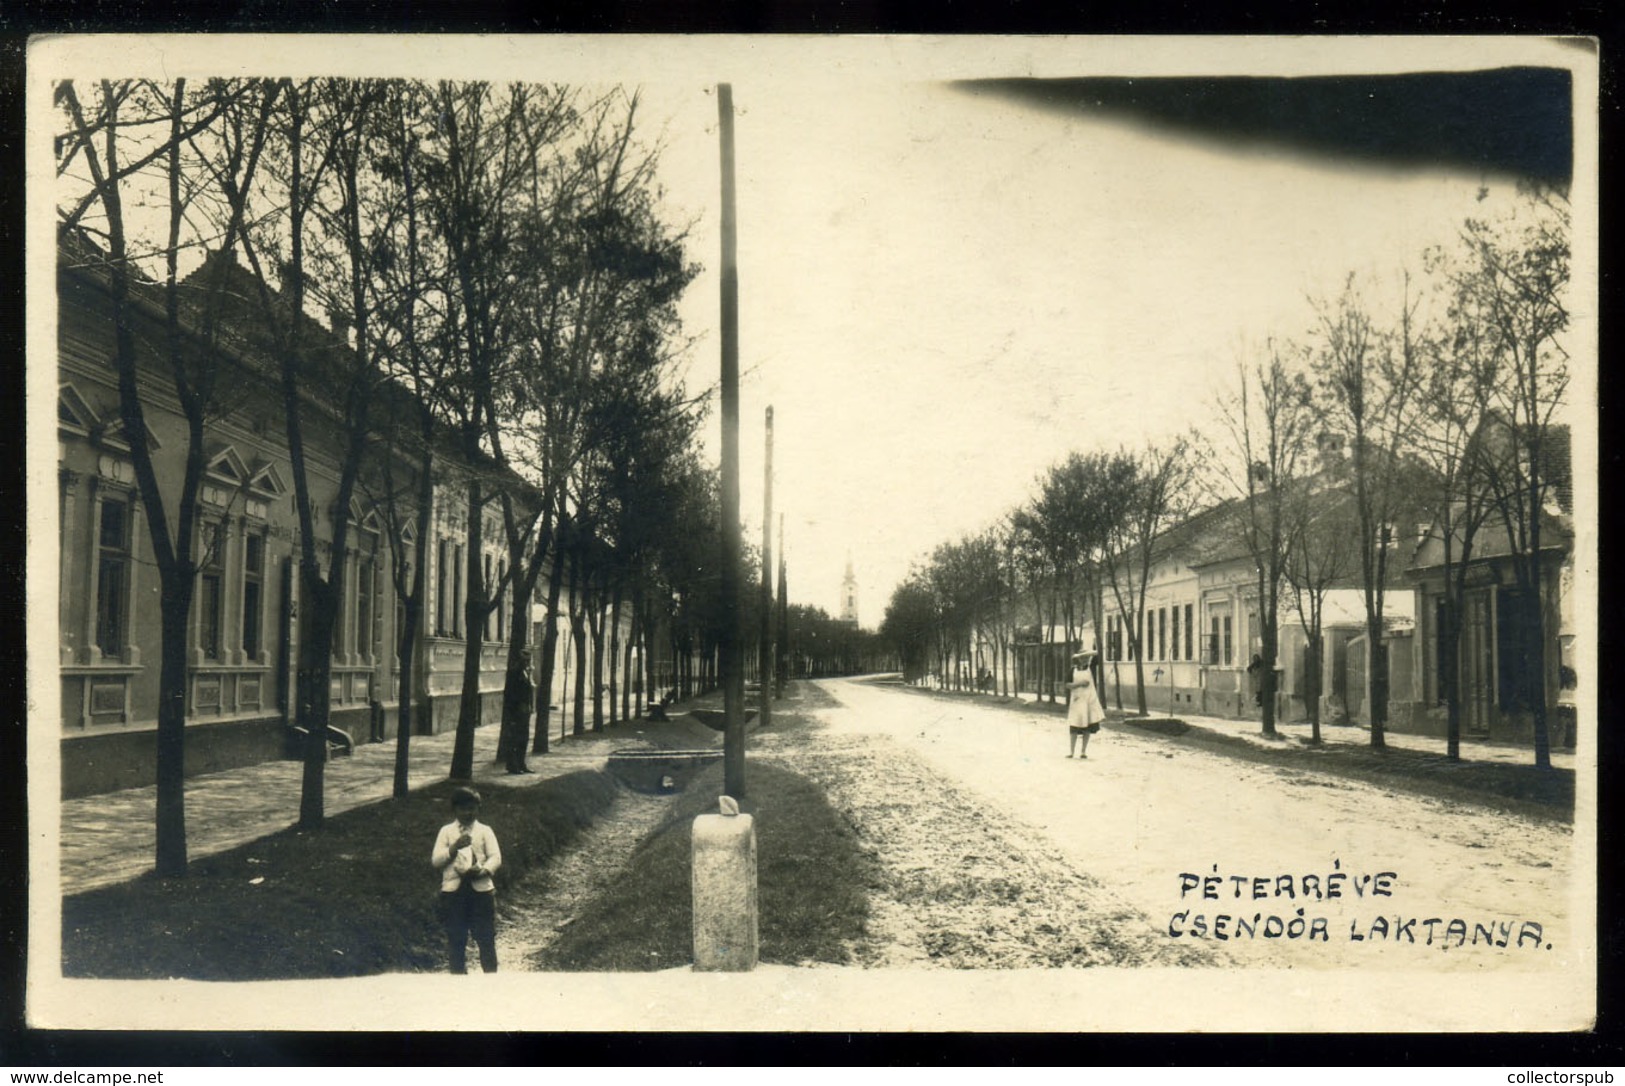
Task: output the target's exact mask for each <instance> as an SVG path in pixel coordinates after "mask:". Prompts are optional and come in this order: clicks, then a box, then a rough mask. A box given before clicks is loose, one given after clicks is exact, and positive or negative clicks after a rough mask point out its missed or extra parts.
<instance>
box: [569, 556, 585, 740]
mask: <svg viewBox="0 0 1625 1086" xmlns="http://www.w3.org/2000/svg"><path fill="white" fill-rule="evenodd" d="M571 568H572V569H573V571H574V572H575V576H574V577H572V578H571V579H570V583H571V587H572V591H571V593H570V642H571V645H572V646H573V652H574V655H575V696H574V698H573V701H572V707H573V708H574V716H575V719H574V720H572V721H571V724H570V734H571V735H586V734H587V619H586V607H587V604H586V601H585V600H583V599H581V598H580V597H581V593H580V592H579V591H574V588H575V586H577V585H579V584H580V583H581V561H580V559H579V557H577V558H576V559H575V561H574V562H573V564H572V567H571Z"/></svg>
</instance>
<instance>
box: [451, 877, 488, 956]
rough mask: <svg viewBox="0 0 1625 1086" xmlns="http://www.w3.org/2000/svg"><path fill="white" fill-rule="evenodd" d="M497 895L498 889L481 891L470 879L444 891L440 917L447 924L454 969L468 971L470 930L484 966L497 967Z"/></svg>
mask: <svg viewBox="0 0 1625 1086" xmlns="http://www.w3.org/2000/svg"><path fill="white" fill-rule="evenodd" d="M496 897H497V895H496V891H494V890H488V891H486V892H485V893H480V892H479V891H478V890H475V889H474V888H473V887H472V886H470V885H469V884H468V882H467V880H464V882H463V884H462V885H461V886H459V887H458V888H457V889H455V890H442V891H441V892H440V921H441V923H443V924H444V925H445V926H446V946H447V948H448V949H449V950H450V951H451V971H452V972H453V973H466V972H468V937H469V935H470V934H472V935H473V936H474V942H475V944H476V945H477V946H478V947H479V948H480V968H481V969H483V970H484V971H485V972H487V973H495V972H496V971H497V909H496Z"/></svg>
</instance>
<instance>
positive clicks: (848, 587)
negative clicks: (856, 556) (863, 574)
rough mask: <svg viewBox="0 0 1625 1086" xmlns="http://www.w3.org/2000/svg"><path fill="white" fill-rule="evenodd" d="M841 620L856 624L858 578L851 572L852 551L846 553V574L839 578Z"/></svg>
mask: <svg viewBox="0 0 1625 1086" xmlns="http://www.w3.org/2000/svg"><path fill="white" fill-rule="evenodd" d="M841 621H842V622H846V623H850V624H851V625H853V626H856V625H857V624H858V578H857V577H856V575H854V574H853V572H852V552H851V551H848V552H847V554H846V576H845V577H843V578H841Z"/></svg>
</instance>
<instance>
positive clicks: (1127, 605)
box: [1098, 438, 1193, 716]
mask: <svg viewBox="0 0 1625 1086" xmlns="http://www.w3.org/2000/svg"><path fill="white" fill-rule="evenodd" d="M1191 472H1192V462H1191V446H1190V443H1189V442H1188V441H1187V440H1186V439H1183V438H1181V439H1177V440H1175V441H1173V442H1172V443H1170V444H1168V445H1164V446H1155V445H1153V446H1150V447H1148V448H1147V449H1146V450H1145V451H1144V452H1142V453H1140V454H1138V455H1135V454H1132V453H1128V452H1119V453H1116V454H1114V455H1112V456H1110V457H1102V458H1101V459H1100V470H1099V476H1100V485H1099V490H1098V494H1099V498H1098V504H1099V505H1100V506H1102V507H1103V508H1105V509H1107V510H1109V511H1110V513H1109V516H1108V517H1107V519H1106V521H1105V524H1106V527H1107V531H1108V535H1107V541H1108V542H1107V546H1106V547H1105V548H1104V552H1103V553H1104V556H1105V560H1104V565H1105V571H1106V583H1107V584H1108V585H1109V586H1110V587H1111V590H1112V597H1113V599H1114V600H1115V601H1116V603H1117V607H1118V610H1119V611H1120V612H1121V613H1122V614H1124V615H1125V616H1130V620H1129V621H1128V622H1127V623H1126V626H1127V629H1128V643H1129V650H1130V652H1131V653H1132V654H1133V656H1134V691H1135V702H1136V709H1137V711H1138V713H1139V715H1140V716H1145V715H1147V713H1148V712H1149V710H1148V709H1147V706H1146V696H1145V646H1144V637H1143V631H1142V629H1141V624H1140V622H1139V621H1137V620H1135V619H1134V618H1133V616H1137V615H1141V614H1143V613H1144V612H1145V597H1146V590H1147V588H1148V587H1149V586H1150V583H1151V566H1152V564H1153V563H1154V562H1155V561H1156V559H1157V558H1158V557H1160V556H1161V552H1160V550H1159V547H1158V544H1159V543H1160V542H1161V540H1162V537H1163V534H1164V533H1165V532H1167V531H1168V529H1170V528H1172V527H1173V526H1174V525H1176V524H1178V523H1180V522H1181V521H1183V520H1184V519H1185V518H1186V517H1187V516H1188V515H1189V514H1190V512H1191V502H1192V496H1193V488H1192V487H1191Z"/></svg>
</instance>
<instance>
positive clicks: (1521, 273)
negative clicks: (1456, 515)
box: [1458, 189, 1570, 767]
mask: <svg viewBox="0 0 1625 1086" xmlns="http://www.w3.org/2000/svg"><path fill="white" fill-rule="evenodd" d="M1569 223H1570V220H1569V204H1568V197H1567V195H1566V194H1565V193H1563V192H1560V191H1557V190H1553V189H1531V190H1528V191H1527V192H1525V193H1524V194H1523V199H1522V201H1521V202H1520V204H1519V206H1518V207H1517V208H1516V210H1515V212H1514V213H1513V214H1512V215H1510V216H1509V217H1508V218H1507V219H1506V220H1505V221H1502V222H1489V221H1485V220H1477V219H1475V220H1471V221H1469V222H1468V223H1467V225H1466V228H1465V230H1464V231H1463V240H1464V243H1465V245H1466V247H1467V250H1468V254H1469V256H1468V260H1469V261H1470V264H1469V266H1468V268H1467V269H1464V271H1463V274H1462V275H1461V276H1460V277H1459V279H1458V282H1459V284H1460V288H1461V291H1462V293H1463V294H1464V296H1465V297H1466V298H1468V299H1470V301H1471V304H1472V305H1473V306H1474V307H1475V310H1476V313H1477V314H1478V315H1479V316H1480V317H1481V319H1482V321H1483V327H1484V328H1485V330H1486V331H1487V333H1488V339H1487V343H1486V346H1487V348H1488V350H1489V351H1490V352H1491V353H1492V357H1493V358H1494V365H1495V366H1496V368H1497V370H1498V371H1499V373H1500V375H1501V379H1500V380H1499V381H1497V382H1496V383H1495V385H1494V392H1495V396H1494V399H1493V401H1492V404H1491V406H1492V410H1493V411H1494V412H1495V413H1496V415H1497V416H1498V417H1499V419H1500V423H1501V427H1500V432H1499V433H1498V434H1497V435H1494V436H1492V437H1490V439H1489V440H1486V441H1484V442H1482V443H1481V444H1480V446H1479V449H1478V454H1479V460H1478V464H1479V465H1480V466H1481V467H1482V468H1483V470H1484V472H1485V480H1486V484H1487V486H1488V492H1489V496H1490V500H1491V502H1492V503H1493V504H1494V506H1495V508H1496V510H1497V512H1498V513H1499V517H1500V521H1501V523H1502V525H1503V526H1504V527H1505V529H1506V533H1507V540H1508V544H1509V548H1510V552H1511V555H1510V556H1511V560H1512V571H1513V576H1514V579H1515V581H1516V585H1517V588H1516V592H1515V593H1514V594H1513V595H1512V600H1511V602H1513V603H1514V604H1515V606H1516V607H1517V609H1518V612H1519V618H1520V621H1518V622H1516V623H1512V624H1509V625H1508V627H1506V628H1507V629H1508V630H1509V631H1517V632H1516V636H1517V637H1518V638H1519V641H1518V644H1517V645H1516V646H1514V648H1515V651H1514V653H1513V655H1515V656H1517V657H1521V658H1522V663H1523V666H1522V667H1521V668H1520V669H1518V670H1519V672H1520V679H1521V681H1520V682H1519V683H1518V684H1517V685H1516V687H1515V688H1514V689H1513V690H1512V691H1511V700H1512V702H1513V705H1514V706H1515V707H1517V708H1520V709H1523V710H1525V711H1527V712H1528V713H1529V714H1530V720H1531V723H1532V726H1533V731H1534V746H1535V764H1536V765H1537V766H1542V767H1545V766H1549V765H1551V747H1550V735H1549V731H1548V722H1547V674H1546V671H1547V665H1546V639H1545V630H1546V629H1547V625H1546V623H1547V615H1546V611H1547V608H1548V604H1549V602H1550V593H1549V592H1548V590H1547V583H1546V582H1547V572H1546V563H1547V558H1546V557H1545V555H1544V548H1545V543H1544V542H1543V535H1544V533H1545V530H1546V527H1545V521H1546V520H1547V518H1548V516H1549V515H1550V514H1549V512H1548V504H1549V503H1550V502H1551V499H1552V498H1553V496H1554V494H1555V490H1556V486H1557V483H1558V481H1559V480H1560V478H1561V477H1562V475H1563V473H1564V472H1565V471H1566V469H1567V465H1566V464H1564V463H1562V462H1561V461H1559V460H1557V459H1555V458H1553V457H1551V456H1550V453H1549V442H1550V438H1551V435H1552V430H1553V425H1554V420H1555V419H1556V418H1557V416H1558V413H1559V412H1560V410H1561V409H1562V407H1563V406H1564V404H1565V402H1566V392H1567V389H1568V380H1569V371H1568V353H1567V351H1566V350H1565V349H1564V346H1563V339H1562V337H1563V334H1564V332H1565V331H1566V330H1567V328H1568V322H1569V311H1568V306H1567V295H1568V287H1569V250H1570V225H1569Z"/></svg>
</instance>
